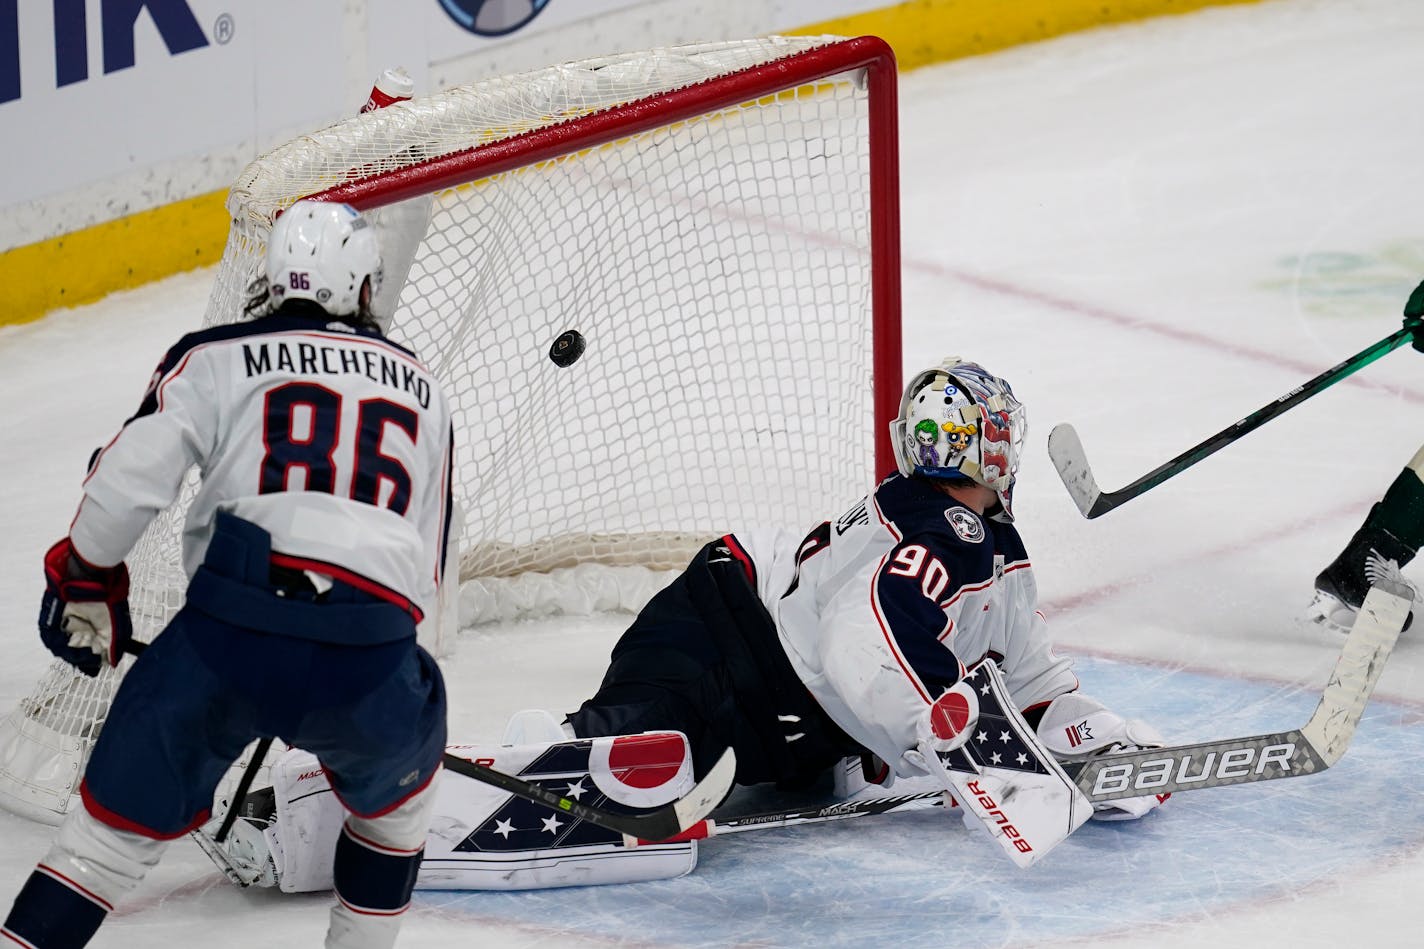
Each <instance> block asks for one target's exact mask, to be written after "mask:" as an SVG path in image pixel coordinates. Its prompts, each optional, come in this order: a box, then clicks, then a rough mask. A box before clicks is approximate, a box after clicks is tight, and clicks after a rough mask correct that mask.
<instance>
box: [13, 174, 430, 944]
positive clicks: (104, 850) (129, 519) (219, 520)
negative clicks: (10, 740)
mask: <svg viewBox="0 0 1424 949" xmlns="http://www.w3.org/2000/svg"><path fill="white" fill-rule="evenodd" d="M380 284H381V257H380V253H379V248H378V246H377V242H376V238H375V236H374V230H373V229H372V228H370V227H369V226H368V225H367V222H366V221H365V220H364V219H363V218H362V217H361V216H360V215H359V214H358V213H357V212H356V211H354V210H353V209H352V208H350V207H348V206H346V205H336V204H324V203H319V202H298V203H297V204H296V205H294V206H293V207H292V208H290V209H289V210H288V211H287V212H286V213H285V214H283V215H282V216H281V218H280V219H279V220H278V222H277V223H276V225H275V226H274V227H273V230H272V234H271V238H270V242H269V247H268V255H267V259H266V282H265V285H264V286H263V287H262V288H261V289H260V290H259V291H257V292H256V294H255V296H254V299H253V304H252V307H251V308H250V309H251V310H252V311H253V315H254V317H255V318H253V319H249V320H245V321H242V322H239V323H234V324H231V325H227V326H222V327H217V328H214V329H208V330H204V331H201V332H197V333H192V334H189V335H187V336H185V337H183V338H182V339H181V340H179V341H178V343H177V344H176V345H174V346H173V347H172V348H171V349H170V350H169V351H168V353H167V355H166V356H165V357H164V358H163V360H162V362H161V363H160V364H159V366H158V369H157V371H156V372H155V373H154V375H153V377H152V380H151V382H150V383H149V386H148V390H147V392H146V393H145V394H144V397H143V400H142V403H141V405H140V407H139V409H138V412H137V413H136V414H135V415H134V416H133V417H132V418H131V419H129V421H128V422H127V423H125V425H124V427H123V428H122V429H121V430H120V432H119V433H118V434H117V435H116V436H115V437H114V439H113V440H112V441H110V442H109V444H108V445H106V446H105V447H104V448H103V449H102V450H101V451H100V452H98V453H97V455H96V457H95V458H94V459H93V461H92V462H91V466H90V471H89V475H88V477H87V479H86V480H85V482H84V494H83V499H82V500H81V502H80V505H79V510H78V512H77V514H76V515H75V518H74V521H73V523H72V524H71V526H70V530H69V534H68V536H67V537H65V538H64V539H62V540H60V541H59V542H58V543H56V544H55V545H54V546H53V547H52V548H51V549H50V551H49V552H48V553H47V554H46V556H45V576H46V581H47V583H46V586H47V588H46V592H45V595H44V600H43V604H42V608H41V614H40V621H39V623H40V635H41V638H42V639H43V641H44V643H45V645H46V646H47V647H48V648H49V649H50V650H51V651H53V652H54V653H55V654H56V655H58V656H60V657H61V658H64V659H66V660H67V661H69V662H71V663H73V664H74V665H75V666H77V667H79V668H80V669H81V670H83V671H84V672H86V673H88V674H90V675H93V674H95V673H96V672H97V671H98V669H99V666H100V664H101V663H108V664H109V665H115V664H117V662H118V661H119V658H120V656H121V654H122V653H123V651H124V649H125V646H126V643H127V640H128V639H129V636H130V624H129V617H128V607H127V593H128V575H127V571H126V569H125V567H124V563H123V560H124V558H125V556H127V555H128V553H129V551H130V550H131V548H132V547H133V545H134V543H135V542H136V541H137V540H138V538H139V535H140V534H141V533H142V532H143V531H144V529H145V527H146V526H147V525H148V523H149V522H150V521H151V520H152V518H153V517H154V516H155V514H157V513H158V512H159V511H160V510H162V509H163V508H164V507H166V506H167V505H168V504H169V503H170V502H172V501H173V500H174V498H175V497H176V496H177V494H178V491H179V488H180V487H181V485H182V484H183V481H184V477H185V474H186V473H187V471H188V470H189V469H190V468H192V467H193V466H196V467H197V468H198V471H199V473H200V475H201V485H200V487H199V490H198V492H197V495H196V497H195V499H194V500H193V503H192V506H191V507H190V509H189V511H188V514H187V521H186V524H185V529H184V534H183V542H184V556H183V562H184V568H185V570H186V571H187V574H188V576H189V585H188V589H187V601H186V605H185V606H184V608H183V609H182V610H181V611H180V612H179V613H178V614H177V616H176V617H175V618H174V619H173V621H172V622H171V623H170V624H169V625H168V627H167V628H166V629H165V630H164V631H163V632H162V633H161V634H160V635H159V636H158V637H157V638H156V639H155V641H154V642H153V644H152V645H151V646H150V647H149V648H148V649H147V650H146V651H145V652H144V653H143V655H142V656H140V657H139V658H138V660H137V661H136V662H135V664H134V666H133V668H132V669H131V670H130V672H129V673H128V675H127V676H125V678H124V680H123V683H122V685H121V686H120V688H119V690H118V693H117V695H116V696H115V698H114V701H113V705H112V708H111V709H110V712H109V716H108V719H107V721H106V722H105V725H104V729H103V732H102V734H101V735H100V736H99V739H98V742H97V744H96V746H95V748H94V752H93V755H92V757H91V759H90V761H89V764H88V767H87V769H86V772H85V776H84V781H83V783H82V785H81V798H82V802H83V806H82V807H79V808H77V809H76V810H75V811H74V812H73V813H72V814H71V815H70V816H69V817H68V818H67V820H66V822H65V823H64V825H63V826H62V827H61V829H60V831H59V835H58V838H57V840H56V842H55V844H54V846H53V847H52V848H51V849H50V851H49V852H48V853H47V854H46V855H45V856H44V857H43V858H42V859H41V860H40V863H39V865H38V867H37V868H36V870H35V872H34V873H33V874H32V875H31V876H30V878H29V880H28V881H27V882H26V883H25V885H24V887H23V888H22V890H21V892H20V894H19V896H18V897H17V898H16V900H15V903H14V906H13V908H12V909H11V911H10V914H9V916H8V917H7V918H6V920H5V922H4V924H3V928H2V929H0V935H3V936H4V937H5V939H0V942H4V941H6V939H8V940H9V941H12V942H14V943H16V944H18V945H21V946H30V947H38V949H56V947H63V949H69V947H78V946H83V945H84V944H86V943H87V942H88V941H89V939H90V938H91V936H92V935H93V934H94V932H95V931H96V930H97V929H98V927H99V925H100V924H101V923H102V922H103V920H104V918H105V916H106V914H107V913H108V911H109V910H110V909H112V908H113V906H114V904H115V903H116V902H117V901H118V900H119V899H120V898H122V897H123V895H124V894H125V893H126V892H128V891H129V890H131V889H132V888H133V887H134V886H135V885H136V884H137V883H138V882H139V880H140V879H141V878H142V877H143V876H144V874H145V873H146V872H147V871H148V869H149V868H151V867H152V866H153V865H154V864H155V863H156V862H157V861H158V859H159V857H160V855H161V853H162V852H163V849H164V847H165V845H166V842H167V841H169V840H172V839H174V838H176V837H180V836H182V835H183V834H185V833H187V832H188V831H190V830H192V829H194V828H195V827H198V826H200V825H201V824H203V823H204V822H205V821H206V820H207V819H208V812H209V808H210V806H211V804H212V799H213V792H214V788H215V787H216V785H217V784H218V781H219V780H220V778H221V777H222V775H223V774H224V772H225V771H226V769H227V768H228V766H229V765H230V764H231V762H232V761H233V760H234V759H235V758H236V757H237V756H238V755H239V754H240V752H241V751H242V749H243V748H244V747H246V745H247V744H248V743H249V742H250V741H251V740H253V739H255V738H258V737H261V736H275V737H279V738H281V739H282V740H284V741H286V742H288V743H290V744H296V745H300V746H301V747H303V748H306V749H308V750H309V751H310V752H312V753H314V754H315V755H316V756H317V758H318V759H319V760H320V762H321V764H322V766H323V767H324V768H325V771H326V773H327V776H328V778H329V779H330V781H331V784H332V786H333V787H334V790H335V794H336V795H337V796H338V797H339V799H340V801H341V802H342V804H343V805H344V807H345V808H346V810H347V811H348V812H349V816H348V817H347V818H346V820H345V825H344V829H343V831H342V833H341V835H340V839H339V840H338V841H337V842H336V845H335V861H334V862H335V888H336V892H337V896H338V903H337V905H336V906H335V908H333V910H332V912H331V922H330V927H329V931H328V935H327V942H326V945H327V946H328V947H343V949H374V947H387V946H390V945H391V944H392V943H393V942H394V940H395V935H396V930H397V928H398V926H399V920H400V914H401V913H402V912H403V911H404V909H405V907H406V905H407V903H408V901H409V896H410V890H411V886H412V884H413V881H414V879H415V873H416V868H417V867H418V865H419V861H420V853H421V849H422V847H423V845H424V842H425V837H426V830H427V827H428V823H429V812H430V806H431V802H432V801H433V798H434V792H433V787H434V783H435V777H436V774H437V772H438V770H439V763H440V756H441V754H442V752H443V750H444V746H445V693H444V686H443V684H442V680H441V676H440V672H439V669H438V668H437V666H436V665H435V662H434V660H433V659H431V657H430V656H429V655H428V654H426V653H425V652H424V650H422V649H420V648H419V647H418V646H417V645H416V638H415V630H416V623H417V622H418V621H419V619H420V618H421V616H422V615H423V613H424V611H426V610H428V609H430V608H431V606H432V604H433V603H434V602H435V600H436V596H437V583H438V581H439V579H440V576H441V567H442V564H441V560H442V557H443V555H444V551H445V535H446V532H447V527H448V525H447V518H448V516H449V512H450V497H449V491H450V476H449V466H450V458H451V441H452V431H451V416H450V410H449V408H448V406H447V404H446V402H445V398H444V396H443V394H442V393H441V390H440V387H439V385H438V384H437V382H436V380H435V379H434V377H433V376H432V375H431V373H430V372H429V371H428V370H427V369H426V368H425V366H424V365H423V364H422V363H421V362H420V360H419V359H418V358H417V357H416V356H415V355H414V354H413V353H411V352H409V351H407V350H405V349H403V348H402V347H400V346H398V345H396V344H394V343H392V342H390V341H389V340H387V339H386V338H385V337H384V336H383V335H382V334H381V332H380V331H379V329H378V328H377V327H376V324H375V322H374V321H373V319H372V318H371V314H370V301H371V298H372V296H373V295H374V294H375V293H376V292H378V291H379V289H380Z"/></svg>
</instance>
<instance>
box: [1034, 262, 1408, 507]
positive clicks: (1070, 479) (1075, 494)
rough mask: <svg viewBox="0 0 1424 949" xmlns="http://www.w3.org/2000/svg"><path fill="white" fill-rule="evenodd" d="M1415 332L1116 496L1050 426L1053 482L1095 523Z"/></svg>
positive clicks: (1068, 438)
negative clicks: (1058, 481) (1060, 483)
mask: <svg viewBox="0 0 1424 949" xmlns="http://www.w3.org/2000/svg"><path fill="white" fill-rule="evenodd" d="M1421 291H1424V284H1421V285H1420V287H1419V289H1417V290H1415V291H1414V296H1418V295H1420V294H1421ZM1414 296H1411V297H1410V302H1411V303H1412V302H1413V301H1414ZM1415 330H1416V327H1412V326H1406V327H1405V328H1404V329H1401V330H1396V331H1395V332H1393V333H1391V334H1390V335H1388V336H1386V337H1385V338H1384V339H1382V340H1380V341H1379V342H1377V343H1375V344H1374V345H1373V346H1370V347H1368V348H1366V349H1362V350H1360V351H1359V352H1358V353H1355V355H1353V356H1351V357H1350V358H1349V359H1346V360H1345V361H1344V362H1341V363H1338V364H1337V365H1335V366H1333V367H1331V368H1330V369H1327V370H1325V371H1324V372H1322V373H1321V374H1320V375H1318V376H1316V377H1315V378H1314V379H1311V380H1310V381H1309V382H1307V383H1305V384H1304V385H1301V386H1297V387H1296V388H1294V389H1292V390H1291V391H1289V392H1287V393H1286V394H1285V395H1283V396H1281V397H1280V398H1279V399H1277V400H1276V401H1274V402H1272V403H1271V404H1270V405H1266V406H1262V407H1261V408H1259V409H1257V410H1256V411H1254V412H1252V413H1251V414H1250V415H1248V416H1246V417H1245V418H1243V419H1241V420H1240V421H1238V422H1236V423H1235V424H1234V425H1231V426H1229V427H1227V428H1224V429H1222V430H1221V431H1219V432H1217V433H1216V434H1215V435H1213V436H1211V437H1210V438H1208V439H1207V440H1206V441H1204V442H1201V443H1200V444H1197V445H1195V446H1193V447H1192V448H1189V449H1187V450H1186V451H1184V452H1182V453H1181V454H1180V455H1178V456H1177V457H1175V458H1173V459H1172V460H1171V461H1169V462H1166V463H1165V464H1162V465H1158V466H1157V467H1156V468H1153V469H1152V470H1151V471H1149V472H1147V474H1145V475H1143V476H1142V477H1140V478H1138V479H1137V480H1136V481H1134V482H1132V483H1131V484H1129V485H1128V486H1127V487H1125V488H1120V489H1119V490H1117V491H1103V490H1102V489H1101V488H1099V487H1098V479H1097V478H1096V477H1094V476H1093V469H1092V467H1091V466H1089V464H1088V456H1087V454H1086V453H1084V451H1083V443H1082V441H1081V440H1080V439H1079V438H1078V432H1077V431H1076V430H1075V429H1074V428H1073V426H1072V425H1069V424H1067V423H1063V424H1061V425H1057V426H1054V429H1053V431H1051V432H1049V433H1048V457H1050V458H1052V459H1053V466H1054V467H1055V468H1057V469H1058V476H1059V477H1060V478H1062V479H1063V486H1064V487H1065V488H1067V489H1068V494H1069V495H1071V496H1072V498H1073V503H1074V504H1076V505H1078V510H1079V511H1081V512H1082V513H1083V516H1084V517H1086V518H1089V519H1092V518H1095V517H1098V516H1100V515H1103V514H1106V513H1107V512H1108V511H1111V510H1112V509H1113V508H1115V507H1118V506H1120V505H1122V504H1125V503H1127V502H1128V501H1131V500H1132V499H1133V498H1135V497H1137V496H1138V495H1139V494H1145V493H1147V492H1148V491H1151V490H1152V489H1153V488H1155V487H1157V485H1159V484H1161V483H1162V482H1163V481H1166V480H1167V479H1168V478H1173V477H1176V476H1177V475H1179V474H1181V473H1182V472H1183V471H1186V470H1187V469H1188V468H1190V467H1191V466H1192V465H1194V464H1196V463H1197V462H1199V461H1201V460H1202V459H1203V458H1206V457H1208V456H1209V455H1212V454H1215V453H1216V452H1218V451H1220V450H1221V449H1223V448H1225V447H1226V446H1227V445H1230V444H1231V443H1232V442H1234V441H1236V440H1237V439H1238V438H1240V437H1241V436H1243V435H1245V434H1247V433H1248V432H1254V431H1255V430H1256V429H1258V428H1260V427H1261V426H1262V425H1265V424H1266V423H1267V422H1269V421H1270V420H1271V419H1273V418H1275V417H1276V416H1278V415H1280V414H1282V413H1284V412H1287V411H1289V410H1290V409H1292V408H1294V407H1295V406H1297V405H1299V404H1300V403H1302V402H1304V401H1305V400H1306V399H1308V398H1310V397H1311V396H1313V395H1317V394H1318V393H1320V392H1323V391H1325V390H1326V389H1328V388H1329V387H1330V386H1332V385H1334V384H1335V383H1337V382H1339V381H1340V380H1341V379H1344V378H1345V377H1346V376H1348V375H1350V374H1351V373H1353V372H1356V371H1357V370H1360V369H1363V368H1364V367H1365V366H1368V365H1369V364H1370V363H1372V362H1374V361H1375V360H1376V359H1379V358H1380V357H1381V356H1384V355H1386V354H1388V353H1391V352H1393V351H1394V350H1396V349H1398V348H1399V347H1401V346H1403V345H1404V344H1405V343H1407V342H1409V341H1410V340H1411V339H1413V338H1414V333H1415Z"/></svg>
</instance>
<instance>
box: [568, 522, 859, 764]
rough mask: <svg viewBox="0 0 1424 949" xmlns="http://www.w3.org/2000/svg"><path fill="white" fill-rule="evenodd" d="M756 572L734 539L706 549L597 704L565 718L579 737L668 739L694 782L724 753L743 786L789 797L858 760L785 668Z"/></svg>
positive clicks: (630, 638) (634, 632) (637, 631)
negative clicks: (788, 792) (680, 747)
mask: <svg viewBox="0 0 1424 949" xmlns="http://www.w3.org/2000/svg"><path fill="white" fill-rule="evenodd" d="M751 570H752V565H751V561H750V559H749V558H747V556H746V554H745V553H744V552H743V551H742V550H741V547H740V545H738V544H737V541H736V538H735V537H734V536H731V535H729V536H727V537H724V538H722V539H721V540H718V541H714V542H713V543H711V544H708V545H707V546H706V547H704V548H703V549H702V550H701V551H700V552H699V553H698V554H697V556H696V557H695V558H693V561H692V563H691V564H690V565H689V566H688V568H687V569H686V570H685V571H683V573H682V574H681V575H680V576H679V577H678V578H677V579H676V580H674V581H673V582H672V583H671V584H669V585H668V586H667V587H666V588H665V589H663V590H662V591H660V592H659V593H658V594H657V595H656V596H654V597H653V598H652V600H650V601H649V602H648V605H647V606H645V607H644V608H643V610H642V611H641V612H640V613H639V614H638V616H637V618H636V619H634V621H633V624H632V625H631V626H630V627H629V628H628V630H627V631H626V632H625V633H624V634H623V636H622V637H621V638H620V639H619V640H618V643H617V645H615V646H614V647H613V657H612V662H611V663H610V665H609V667H608V671H607V672H606V673H605V675H604V677H603V683H602V685H600V687H599V689H598V692H597V694H595V695H594V696H593V698H591V699H589V700H588V701H586V702H584V703H583V705H582V706H580V707H579V709H578V711H576V712H573V713H571V714H570V715H569V716H568V721H569V724H570V725H571V726H573V729H574V733H575V734H577V735H578V736H579V737H581V738H596V737H601V736H605V735H629V734H636V733H638V732H642V731H655V730H662V729H675V730H677V731H680V732H682V733H683V734H685V735H687V737H688V741H689V742H690V743H691V745H692V761H693V769H694V771H695V772H696V774H697V777H698V778H701V777H702V776H703V775H704V774H706V772H707V770H708V769H710V768H711V767H712V765H714V764H715V763H716V762H717V759H718V757H719V756H720V755H721V754H722V752H723V751H724V750H725V749H727V748H731V749H733V750H734V751H735V752H736V755H737V783H738V784H759V783H762V782H772V781H774V782H776V783H778V784H779V785H781V786H782V787H785V788H799V787H805V786H808V785H810V784H811V783H813V782H814V781H815V780H817V779H818V778H819V777H820V776H821V774H822V773H824V772H825V771H826V770H827V769H828V768H830V767H831V766H832V765H833V764H835V763H836V762H837V761H839V760H840V759H841V758H843V757H845V756H846V755H855V754H860V753H861V752H862V751H864V749H863V748H861V747H860V745H858V744H857V743H856V742H855V741H853V740H852V739H851V738H850V737H849V736H847V735H846V734H845V732H843V731H842V730H841V729H840V728H839V727H838V726H837V725H836V724H835V723H834V722H833V721H831V719H830V717H829V716H827V715H826V713H825V711H824V710H823V709H822V708H821V707H820V705H819V704H817V702H816V700H815V699H814V698H813V697H812V696H811V693H810V692H808V691H807V690H806V687H805V686H804V685H803V684H802V682H801V680H800V678H799V677H798V676H797V675H796V671H795V670H794V669H792V667H791V662H790V660H788V659H787V658H786V653H785V651H784V650H783V649H782V648H781V641H780V639H779V637H778V636H777V633H776V627H775V625H774V624H773V622H772V619H771V615H770V614H769V613H768V612H767V611H766V608H765V607H764V606H763V605H762V603H761V600H760V599H759V598H758V597H757V593H756V586H755V583H754V579H753V578H752V577H751V576H750V575H749V574H750V571H751ZM796 735H799V736H800V737H793V736H796Z"/></svg>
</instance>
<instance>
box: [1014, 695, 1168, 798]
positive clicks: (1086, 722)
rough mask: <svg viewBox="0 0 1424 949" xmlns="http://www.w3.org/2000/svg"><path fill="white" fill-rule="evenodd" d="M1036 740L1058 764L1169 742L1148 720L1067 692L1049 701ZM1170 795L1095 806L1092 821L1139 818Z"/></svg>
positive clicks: (1151, 795)
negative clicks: (1130, 717)
mask: <svg viewBox="0 0 1424 949" xmlns="http://www.w3.org/2000/svg"><path fill="white" fill-rule="evenodd" d="M1038 737H1039V739H1040V740H1041V741H1042V742H1043V744H1044V746H1045V747H1046V748H1048V750H1049V751H1051V752H1053V756H1054V757H1055V758H1057V759H1058V760H1059V761H1061V762H1064V763H1068V762H1077V761H1086V760H1088V759H1089V758H1096V757H1098V756H1100V755H1114V754H1120V753H1123V752H1128V751H1146V750H1147V749H1149V748H1161V747H1163V746H1164V745H1165V744H1166V742H1165V741H1164V740H1163V739H1162V736H1161V735H1160V734H1158V733H1157V729H1155V728H1153V727H1152V726H1151V725H1149V724H1147V723H1146V722H1143V721H1139V720H1137V719H1127V718H1123V717H1122V716H1121V715H1119V714H1117V713H1116V712H1113V711H1111V710H1109V709H1108V708H1106V707H1105V706H1104V705H1103V703H1102V702H1099V701H1098V700H1097V699H1095V698H1093V697H1092V696H1090V695H1079V694H1078V693H1077V692H1066V693H1064V694H1063V695H1060V696H1058V698H1056V699H1054V700H1053V701H1052V702H1050V703H1049V705H1048V708H1047V709H1046V710H1044V713H1043V718H1041V719H1039V722H1038ZM1169 797H1171V795H1170V794H1161V795H1157V794H1148V795H1145V796H1143V797H1129V798H1124V799H1122V800H1118V801H1103V802H1100V803H1097V804H1094V805H1093V819H1094V820H1136V819H1137V818H1139V817H1142V816H1143V815H1145V814H1146V813H1147V812H1148V811H1151V810H1155V809H1156V808H1158V807H1160V806H1162V804H1163V802H1165V801H1166V800H1167V798H1169Z"/></svg>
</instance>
